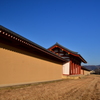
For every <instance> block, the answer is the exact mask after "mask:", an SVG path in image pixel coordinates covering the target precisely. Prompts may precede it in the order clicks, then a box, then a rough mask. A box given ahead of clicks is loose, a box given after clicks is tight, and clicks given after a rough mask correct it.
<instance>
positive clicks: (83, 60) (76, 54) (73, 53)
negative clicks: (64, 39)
mask: <svg viewBox="0 0 100 100" xmlns="http://www.w3.org/2000/svg"><path fill="white" fill-rule="evenodd" d="M55 46H58V47H61V48H62V49H64V50H66V51H68V52H69V53H70V54H71V55H73V56H77V57H79V58H80V59H81V61H82V62H84V63H87V61H86V60H85V59H84V58H83V57H82V56H81V55H80V54H78V52H74V51H72V50H69V49H68V48H65V47H63V46H62V45H60V44H58V43H56V44H54V45H53V46H51V47H50V48H48V50H50V49H52V48H53V47H55Z"/></svg>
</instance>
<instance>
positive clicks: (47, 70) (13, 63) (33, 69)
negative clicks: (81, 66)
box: [0, 43, 62, 86]
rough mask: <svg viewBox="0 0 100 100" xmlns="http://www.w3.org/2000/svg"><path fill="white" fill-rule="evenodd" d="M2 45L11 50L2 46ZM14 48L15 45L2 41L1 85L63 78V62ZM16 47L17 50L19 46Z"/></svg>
mask: <svg viewBox="0 0 100 100" xmlns="http://www.w3.org/2000/svg"><path fill="white" fill-rule="evenodd" d="M2 45H3V47H6V48H11V50H9V49H5V48H2ZM12 49H13V47H10V46H8V45H5V44H1V43H0V86H8V85H17V84H25V83H34V82H42V81H51V80H58V79H61V78H62V65H61V64H57V63H54V62H51V61H46V60H43V59H40V58H39V57H38V58H36V57H33V56H29V55H25V54H22V53H19V52H15V51H13V50H12ZM14 49H16V50H17V48H14ZM17 51H18V50H17ZM21 52H24V51H21ZM33 55H34V54H33ZM35 56H36V55H35Z"/></svg>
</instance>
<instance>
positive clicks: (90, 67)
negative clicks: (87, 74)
mask: <svg viewBox="0 0 100 100" xmlns="http://www.w3.org/2000/svg"><path fill="white" fill-rule="evenodd" d="M83 67H85V68H87V69H89V70H95V69H98V68H100V65H83Z"/></svg>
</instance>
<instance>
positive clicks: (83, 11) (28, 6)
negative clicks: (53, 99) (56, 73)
mask: <svg viewBox="0 0 100 100" xmlns="http://www.w3.org/2000/svg"><path fill="white" fill-rule="evenodd" d="M0 25H3V26H4V27H6V28H8V29H10V30H12V31H14V32H16V33H18V34H20V35H22V36H24V37H26V38H27V39H29V40H31V41H33V42H35V43H37V44H39V45H41V46H42V47H45V48H49V47H50V46H52V45H53V44H55V43H56V42H58V43H59V44H61V45H63V46H65V47H66V48H68V49H70V50H73V51H76V52H78V53H79V54H81V55H82V56H83V57H84V58H85V59H86V60H87V62H88V63H87V64H89V65H92V64H95V65H98V64H100V44H99V43H100V0H1V1H0Z"/></svg>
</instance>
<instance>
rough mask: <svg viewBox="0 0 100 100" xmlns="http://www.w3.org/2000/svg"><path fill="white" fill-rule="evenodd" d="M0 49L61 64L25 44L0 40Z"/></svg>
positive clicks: (57, 60)
mask: <svg viewBox="0 0 100 100" xmlns="http://www.w3.org/2000/svg"><path fill="white" fill-rule="evenodd" d="M0 48H3V49H6V50H10V51H13V52H17V53H21V54H24V55H28V56H31V57H36V58H39V59H43V60H46V61H49V62H54V63H57V64H62V62H61V61H60V60H59V59H56V58H55V57H52V56H50V55H48V54H46V53H43V52H42V51H39V50H36V49H35V48H32V47H28V46H27V45H25V44H20V43H18V42H15V41H10V40H6V39H3V38H0Z"/></svg>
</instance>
